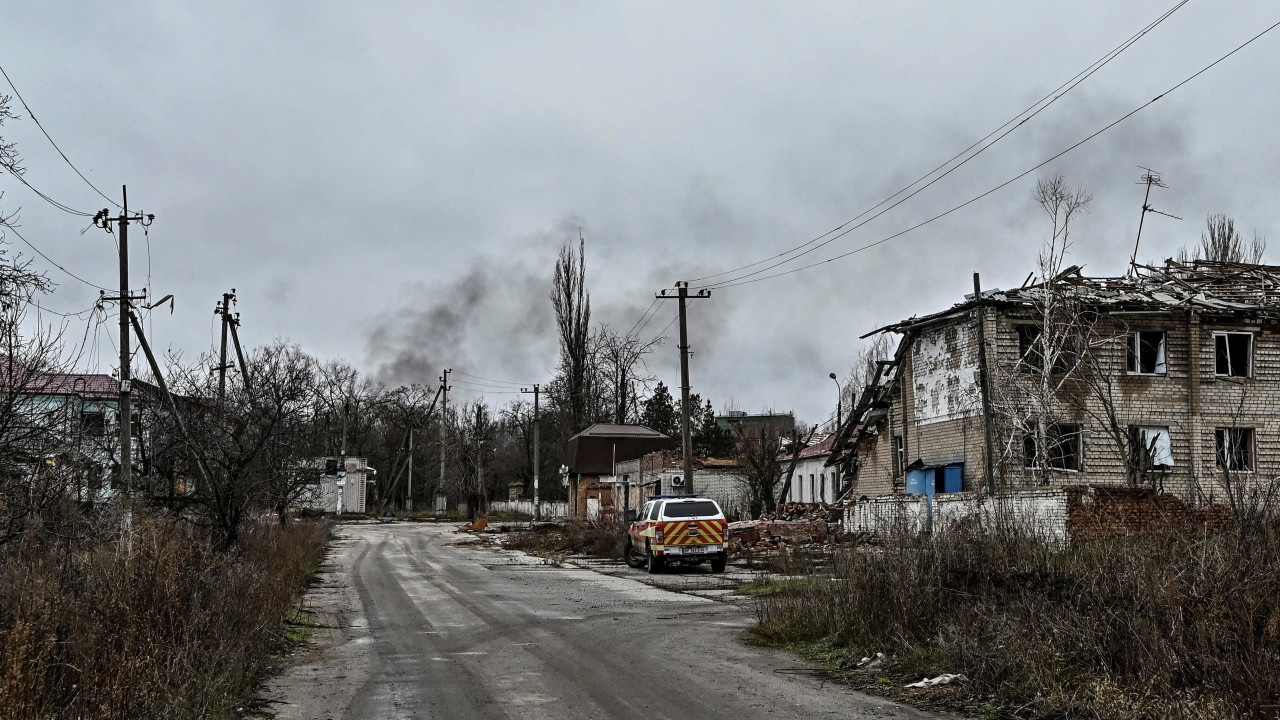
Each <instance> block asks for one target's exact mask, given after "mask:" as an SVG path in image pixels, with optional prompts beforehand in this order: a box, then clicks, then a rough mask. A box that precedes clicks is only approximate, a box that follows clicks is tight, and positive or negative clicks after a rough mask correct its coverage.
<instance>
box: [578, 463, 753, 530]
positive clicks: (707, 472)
mask: <svg viewBox="0 0 1280 720" xmlns="http://www.w3.org/2000/svg"><path fill="white" fill-rule="evenodd" d="M600 482H601V483H604V484H608V485H611V486H612V487H613V493H612V495H613V497H614V501H615V511H616V512H619V513H623V514H628V513H630V512H631V511H634V510H635V509H636V508H639V507H642V506H643V505H644V504H645V503H646V502H647V501H648V500H649V496H650V495H662V494H678V493H684V492H688V489H689V484H688V483H687V482H685V478H684V458H683V456H682V455H681V454H680V453H679V452H676V451H658V452H652V453H648V454H647V455H644V456H643V457H639V458H634V459H632V460H626V461H623V462H619V463H617V464H616V465H615V466H614V471H613V475H611V476H608V477H602V478H601V479H600ZM693 492H694V493H695V494H697V495H699V496H702V497H708V498H711V499H712V500H715V501H716V503H718V504H719V505H720V507H721V509H723V510H724V511H725V512H726V513H728V514H730V515H739V514H742V513H743V512H745V511H746V484H745V483H744V481H743V477H742V473H741V471H740V470H739V469H738V461H737V460H735V459H733V458H694V459H693Z"/></svg>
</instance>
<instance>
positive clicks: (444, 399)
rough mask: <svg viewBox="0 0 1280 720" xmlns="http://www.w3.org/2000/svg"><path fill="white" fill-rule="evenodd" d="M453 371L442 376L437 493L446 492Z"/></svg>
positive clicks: (445, 372) (446, 371)
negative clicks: (445, 465)
mask: <svg viewBox="0 0 1280 720" xmlns="http://www.w3.org/2000/svg"><path fill="white" fill-rule="evenodd" d="M451 372H453V371H452V370H445V371H444V374H443V375H441V376H440V484H439V485H437V486H436V492H437V493H440V492H443V491H444V443H445V440H444V435H445V424H446V423H448V422H449V389H450V388H449V373H451Z"/></svg>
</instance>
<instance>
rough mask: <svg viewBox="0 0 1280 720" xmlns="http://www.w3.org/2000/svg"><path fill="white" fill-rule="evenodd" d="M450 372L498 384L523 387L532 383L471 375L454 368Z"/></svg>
mask: <svg viewBox="0 0 1280 720" xmlns="http://www.w3.org/2000/svg"><path fill="white" fill-rule="evenodd" d="M452 374H454V375H462V376H463V377H469V378H475V379H476V380H484V381H485V382H491V383H498V384H500V385H513V386H516V387H524V386H527V385H532V383H522V382H513V381H511V380H494V379H493V378H487V377H480V376H479V375H472V374H471V373H464V372H462V371H461V370H454V371H452ZM458 382H469V381H467V380H459V381H458ZM471 384H472V385H481V384H483V383H471Z"/></svg>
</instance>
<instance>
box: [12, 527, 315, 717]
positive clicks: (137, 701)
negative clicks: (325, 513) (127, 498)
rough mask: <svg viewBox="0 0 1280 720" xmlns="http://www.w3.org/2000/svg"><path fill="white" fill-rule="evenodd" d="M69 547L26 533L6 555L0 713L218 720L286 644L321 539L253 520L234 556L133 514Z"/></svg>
mask: <svg viewBox="0 0 1280 720" xmlns="http://www.w3.org/2000/svg"><path fill="white" fill-rule="evenodd" d="M120 528H121V523H120V522H119V518H117V517H113V516H111V515H110V514H107V515H103V516H100V517H98V518H96V521H94V522H93V523H92V526H91V527H90V528H88V530H89V532H86V533H84V534H82V536H81V537H80V538H79V539H76V540H70V541H58V542H49V541H47V540H43V541H40V540H39V539H38V538H37V537H36V536H30V537H26V538H23V539H22V540H21V541H20V542H16V543H13V544H11V545H10V546H8V547H7V548H6V552H5V554H4V556H3V558H0V667H3V668H5V671H4V672H3V673H0V707H2V708H4V710H3V715H4V717H5V718H11V719H12V720H23V719H25V718H33V719H34V718H40V719H42V720H43V719H46V718H87V717H92V718H102V719H104V720H109V719H114V718H122V719H123V718H139V717H154V718H159V717H173V718H178V717H182V718H197V717H221V716H223V715H224V714H225V713H227V712H228V711H229V710H230V709H231V706H232V705H233V704H234V703H237V702H239V701H240V700H241V699H242V698H243V695H244V693H245V692H247V691H248V689H249V687H250V686H251V684H252V683H253V681H254V679H255V677H256V676H257V675H258V674H259V673H260V672H261V670H262V667H263V663H264V662H266V660H267V658H268V657H269V656H270V654H271V653H272V652H273V651H275V650H277V649H279V648H280V646H281V642H282V640H283V634H284V622H285V617H286V611H287V610H288V609H289V608H290V607H291V606H292V604H293V603H294V601H295V598H296V597H297V595H298V593H299V592H300V591H301V589H302V588H303V586H304V585H305V583H306V580H307V578H308V577H309V576H310V574H311V573H312V571H313V570H314V569H315V567H316V565H317V563H318V561H319V558H320V555H321V552H322V551H323V547H324V544H325V542H326V539H327V537H328V526H327V525H326V524H324V523H319V522H311V521H307V522H295V523H292V524H290V525H288V526H286V527H283V528H282V527H280V526H279V525H278V524H277V523H273V522H264V523H254V524H253V525H252V527H249V528H246V529H245V531H244V532H243V533H242V535H241V539H240V542H239V543H238V545H237V546H236V549H235V551H234V552H231V553H218V552H215V551H213V550H212V549H210V544H209V542H208V540H207V538H205V537H203V536H202V535H203V531H201V530H199V529H197V528H194V527H192V526H191V525H189V524H185V523H174V522H172V521H171V519H170V518H168V517H165V516H160V515H149V514H146V513H144V512H140V511H136V512H135V514H134V517H133V522H132V523H131V531H130V533H131V537H130V542H129V543H127V544H126V543H121V542H119V541H118V540H119V533H120Z"/></svg>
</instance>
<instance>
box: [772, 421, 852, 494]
mask: <svg viewBox="0 0 1280 720" xmlns="http://www.w3.org/2000/svg"><path fill="white" fill-rule="evenodd" d="M834 443H835V435H827V436H825V437H824V438H822V439H821V440H819V441H818V442H816V443H814V444H812V445H810V446H809V447H806V448H805V449H803V450H801V451H800V458H799V460H798V461H797V462H796V469H795V474H794V475H792V476H791V487H789V488H788V489H787V495H786V497H785V498H783V501H784V502H799V503H816V502H826V503H829V502H835V501H836V500H837V499H838V498H839V494H840V491H841V490H842V488H841V487H840V478H839V468H837V467H827V466H826V465H827V459H828V458H830V457H831V447H832V445H833V444H834ZM778 461H779V462H780V463H781V465H782V481H783V482H785V481H786V473H787V467H788V466H789V465H790V463H791V454H790V453H783V454H782V455H780V456H779V457H778ZM780 487H781V485H780Z"/></svg>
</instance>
